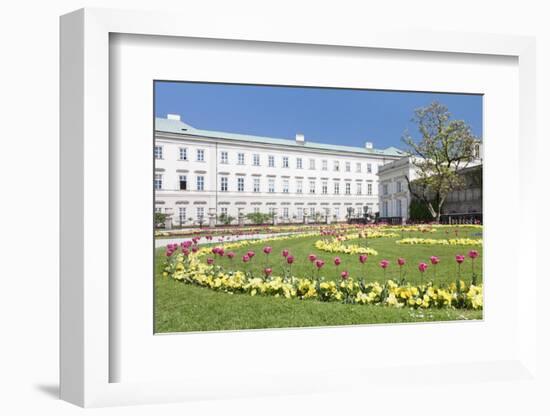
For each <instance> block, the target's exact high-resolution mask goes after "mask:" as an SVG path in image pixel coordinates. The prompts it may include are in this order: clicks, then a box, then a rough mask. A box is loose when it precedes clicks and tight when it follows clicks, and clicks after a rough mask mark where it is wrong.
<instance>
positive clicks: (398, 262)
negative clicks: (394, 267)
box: [397, 257, 405, 266]
mask: <svg viewBox="0 0 550 416" xmlns="http://www.w3.org/2000/svg"><path fill="white" fill-rule="evenodd" d="M397 264H398V265H400V266H403V265H404V264H405V259H404V258H403V257H399V258H398V259H397Z"/></svg>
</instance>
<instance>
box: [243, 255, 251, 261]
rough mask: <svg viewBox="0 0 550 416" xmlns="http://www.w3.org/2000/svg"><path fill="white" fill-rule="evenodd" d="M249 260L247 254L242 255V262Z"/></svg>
mask: <svg viewBox="0 0 550 416" xmlns="http://www.w3.org/2000/svg"><path fill="white" fill-rule="evenodd" d="M249 261H250V257H249V256H248V255H246V254H245V255H244V256H243V262H244V263H248V262H249Z"/></svg>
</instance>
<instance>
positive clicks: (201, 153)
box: [197, 149, 205, 162]
mask: <svg viewBox="0 0 550 416" xmlns="http://www.w3.org/2000/svg"><path fill="white" fill-rule="evenodd" d="M204 155H205V151H204V149H197V162H204Z"/></svg>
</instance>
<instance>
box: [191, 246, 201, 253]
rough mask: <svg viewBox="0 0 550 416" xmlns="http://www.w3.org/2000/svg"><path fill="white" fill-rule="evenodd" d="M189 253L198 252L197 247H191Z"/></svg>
mask: <svg viewBox="0 0 550 416" xmlns="http://www.w3.org/2000/svg"><path fill="white" fill-rule="evenodd" d="M191 251H192V252H193V253H196V252H197V251H199V248H198V247H197V246H193V247H191Z"/></svg>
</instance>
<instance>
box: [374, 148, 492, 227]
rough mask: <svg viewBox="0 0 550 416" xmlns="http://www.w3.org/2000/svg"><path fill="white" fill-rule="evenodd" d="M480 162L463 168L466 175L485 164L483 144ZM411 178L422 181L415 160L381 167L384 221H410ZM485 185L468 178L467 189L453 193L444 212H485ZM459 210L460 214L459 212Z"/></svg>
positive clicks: (478, 154)
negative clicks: (483, 205) (483, 207)
mask: <svg viewBox="0 0 550 416" xmlns="http://www.w3.org/2000/svg"><path fill="white" fill-rule="evenodd" d="M475 154H476V159H475V160H473V161H472V162H470V163H469V164H468V166H467V167H465V168H464V169H462V170H461V171H459V172H461V173H462V174H464V175H466V176H468V175H469V173H470V172H472V171H474V170H476V169H478V170H479V169H481V168H482V165H483V145H482V144H477V145H476V149H475ZM407 178H408V179H409V180H410V181H411V182H412V181H414V180H415V179H417V178H418V174H417V171H416V168H415V166H414V165H413V163H412V157H410V156H404V157H401V158H400V159H398V160H395V161H392V162H390V163H387V164H385V165H384V166H381V167H380V169H379V170H378V182H379V189H378V194H379V200H380V202H379V204H380V207H379V208H380V218H396V219H400V221H403V222H406V221H408V220H409V219H410V204H411V199H412V195H411V192H410V191H409V186H408V182H407ZM481 195H482V189H481V184H472V183H470V181H469V180H468V177H467V178H466V187H465V188H464V189H456V190H454V191H453V192H451V193H450V194H449V196H448V198H447V202H446V203H445V204H444V206H443V208H444V212H446V213H450V214H455V213H457V214H468V213H473V212H475V213H479V212H481V199H482V196H481ZM455 208H458V211H457V209H455Z"/></svg>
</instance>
